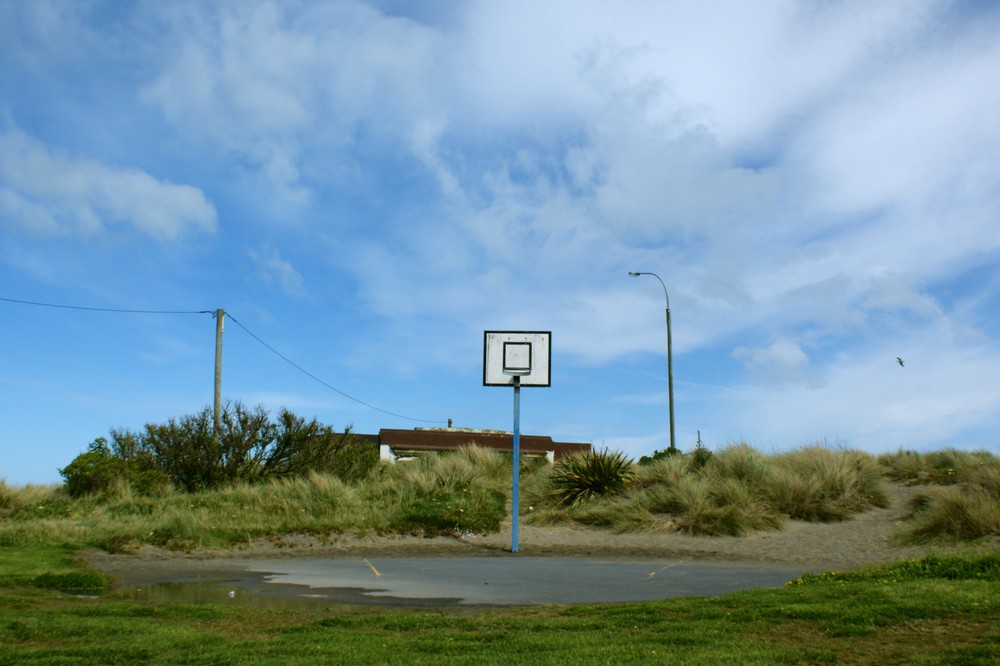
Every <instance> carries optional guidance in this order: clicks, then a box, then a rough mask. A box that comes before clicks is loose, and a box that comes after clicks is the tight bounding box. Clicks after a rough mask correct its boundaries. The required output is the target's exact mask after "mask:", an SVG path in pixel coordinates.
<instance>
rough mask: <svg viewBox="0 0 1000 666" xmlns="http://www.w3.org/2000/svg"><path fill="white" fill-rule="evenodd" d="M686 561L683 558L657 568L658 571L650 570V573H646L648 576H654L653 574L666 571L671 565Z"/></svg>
mask: <svg viewBox="0 0 1000 666" xmlns="http://www.w3.org/2000/svg"><path fill="white" fill-rule="evenodd" d="M684 562H685V560H681V561H680V562H674V563H673V564H667V565H665V566H662V567H660V568H659V569H657V570H656V571H650V572H649V573H648V574H646V578H652V577H653V576H655V575H656V574H658V573H660V572H661V571H666V570H667V569H669V568H670V567H676V566H677V565H678V564H684Z"/></svg>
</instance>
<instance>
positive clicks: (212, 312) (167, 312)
mask: <svg viewBox="0 0 1000 666" xmlns="http://www.w3.org/2000/svg"><path fill="white" fill-rule="evenodd" d="M0 301H3V302H6V303H18V304H20V305H34V306H38V307H44V308H58V309H61V310H86V311H89V312H115V313H119V314H163V315H176V314H210V315H213V316H214V315H215V314H216V312H217V311H216V310H136V309H124V308H94V307H83V306H79V305H61V304H57V303H40V302H38V301H24V300H20V299H16V298H3V297H0ZM223 316H225V317H229V319H230V320H232V322H233V323H234V324H236V325H237V326H239V327H240V328H242V329H243V330H244V331H245V332H246V333H247V335H249V336H250V337H251V338H253V339H254V340H256V341H257V342H259V343H260V344H261V345H263V346H264V347H265V348H267V349H268V350H269V351H270V352H271V353H272V354H274V355H275V356H277V357H278V358H280V359H281V360H283V361H285V362H286V363H288V364H289V365H291V366H292V367H293V368H295V369H296V370H298V371H299V372H301V373H302V374H304V375H305V376H307V377H309V378H310V379H312V380H313V381H315V382H317V383H319V384H322V385H323V386H325V387H326V388H328V389H330V390H331V391H334V392H336V393H339V394H340V395H342V396H344V397H345V398H347V399H348V400H352V401H353V402H356V403H358V404H359V405H363V406H364V407H367V408H368V409H373V410H375V411H376V412H381V413H382V414H387V415H389V416H394V417H396V418H399V419H405V420H407V421H416V422H418V423H445V421H432V420H429V419H418V418H414V417H412V416H406V415H404V414H396V413H395V412H390V411H388V410H385V409H382V408H381V407H376V406H375V405H372V404H369V403H367V402H365V401H364V400H360V399H358V398H355V397H354V396H352V395H349V394H347V393H344V392H343V391H341V390H340V389H339V388H337V387H336V386H333V385H331V384H328V383H327V382H325V381H323V380H322V379H320V378H319V377H317V376H316V375H314V374H312V373H311V372H309V371H308V370H306V369H305V368H303V367H302V366H300V365H299V364H297V363H295V362H294V361H292V360H291V359H290V358H288V357H287V356H285V355H284V354H282V353H281V352H279V351H278V350H277V349H275V348H274V347H272V346H271V345H269V344H267V343H266V342H264V341H263V340H261V339H260V338H259V337H258V336H257V335H255V334H254V333H253V332H252V331H251V330H250V329H248V328H247V327H246V326H244V325H243V324H241V323H240V322H239V321H237V319H236V318H235V317H233V315H231V314H229V313H228V312H226V311H225V310H223Z"/></svg>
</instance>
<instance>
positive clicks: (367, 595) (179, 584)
mask: <svg viewBox="0 0 1000 666" xmlns="http://www.w3.org/2000/svg"><path fill="white" fill-rule="evenodd" d="M115 591H116V592H117V593H118V594H120V595H123V596H126V597H129V598H131V599H133V600H135V601H151V602H155V603H164V604H217V605H223V606H252V607H254V608H269V609H276V610H295V611H313V612H320V611H327V610H329V609H330V608H331V607H357V606H359V605H363V606H393V607H400V606H406V607H445V606H457V605H458V604H459V603H460V602H461V599H452V598H439V599H408V598H407V599H404V598H401V597H393V596H384V595H381V594H372V593H378V592H382V590H378V589H364V588H346V587H345V588H319V589H317V588H311V587H308V586H305V585H301V586H300V585H281V584H275V583H263V582H260V583H255V582H249V581H247V580H239V579H237V580H199V581H194V582H192V581H173V582H165V583H148V584H145V585H134V586H129V587H119V588H117V589H116V590H115Z"/></svg>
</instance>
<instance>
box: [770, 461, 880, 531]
mask: <svg viewBox="0 0 1000 666" xmlns="http://www.w3.org/2000/svg"><path fill="white" fill-rule="evenodd" d="M770 474H771V475H770V478H769V479H768V482H767V485H766V487H765V492H766V494H767V496H768V500H769V501H770V502H771V503H772V504H773V506H774V507H775V509H777V510H778V511H780V512H782V513H784V514H787V515H788V516H789V517H791V518H797V519H801V520H812V521H831V520H846V519H847V518H849V517H850V516H851V515H852V514H855V513H858V512H860V511H865V510H867V509H869V508H872V507H885V506H888V504H889V495H888V492H887V491H886V487H885V483H884V481H883V477H882V472H881V470H880V469H879V467H878V465H877V463H876V461H875V459H874V458H873V457H872V456H870V455H868V454H867V453H862V452H860V451H851V450H839V451H831V450H829V449H825V448H822V447H819V446H810V447H805V448H802V449H799V450H797V451H791V452H789V453H784V454H781V455H778V456H775V457H774V459H773V466H772V468H771V470H770Z"/></svg>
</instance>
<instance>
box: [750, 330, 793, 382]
mask: <svg viewBox="0 0 1000 666" xmlns="http://www.w3.org/2000/svg"><path fill="white" fill-rule="evenodd" d="M733 357H735V358H736V359H738V360H740V361H742V362H743V364H744V365H745V366H746V367H747V368H748V369H749V370H750V371H751V372H753V373H755V374H760V375H762V376H763V377H764V378H765V379H767V380H769V381H794V380H798V379H801V378H802V373H803V372H804V371H805V369H806V367H807V366H808V365H809V356H808V355H806V353H805V352H804V351H802V348H801V347H800V346H799V345H798V343H796V342H795V341H793V340H788V339H786V338H782V339H780V340H776V341H775V342H774V343H772V344H771V345H769V346H768V347H766V348H765V347H745V346H742V345H741V346H739V347H736V348H735V349H734V350H733Z"/></svg>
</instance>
